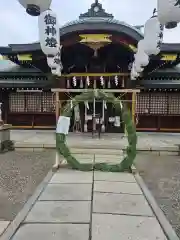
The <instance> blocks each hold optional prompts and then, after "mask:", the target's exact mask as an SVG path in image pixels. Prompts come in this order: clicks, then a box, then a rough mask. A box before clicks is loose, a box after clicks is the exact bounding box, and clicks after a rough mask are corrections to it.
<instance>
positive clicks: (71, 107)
mask: <svg viewBox="0 0 180 240" xmlns="http://www.w3.org/2000/svg"><path fill="white" fill-rule="evenodd" d="M72 108H73V101H72V100H71V109H72Z"/></svg>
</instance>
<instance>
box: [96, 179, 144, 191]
mask: <svg viewBox="0 0 180 240" xmlns="http://www.w3.org/2000/svg"><path fill="white" fill-rule="evenodd" d="M94 191H96V192H104V193H108V192H109V193H126V194H142V191H141V189H140V187H139V186H138V184H137V183H127V182H113V183H112V182H104V181H97V182H95V184H94Z"/></svg>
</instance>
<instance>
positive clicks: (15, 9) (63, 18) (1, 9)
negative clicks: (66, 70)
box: [0, 0, 180, 46]
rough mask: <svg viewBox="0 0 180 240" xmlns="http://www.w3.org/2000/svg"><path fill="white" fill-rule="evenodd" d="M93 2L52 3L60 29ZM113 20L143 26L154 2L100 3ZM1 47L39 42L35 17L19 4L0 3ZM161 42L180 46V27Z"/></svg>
mask: <svg viewBox="0 0 180 240" xmlns="http://www.w3.org/2000/svg"><path fill="white" fill-rule="evenodd" d="M93 2H94V0H65V1H64V0H52V6H51V9H52V10H54V11H56V13H57V16H58V20H59V24H60V26H61V25H63V24H65V23H67V22H69V21H72V20H76V19H78V16H79V14H80V13H84V12H87V10H88V8H90V5H91V4H92V3H93ZM100 3H102V4H103V7H104V8H105V9H106V11H107V12H108V13H112V14H113V15H114V17H115V19H117V20H120V21H124V22H126V23H128V24H130V25H143V24H144V23H145V22H146V20H147V19H148V18H150V17H151V16H152V11H153V9H154V8H155V7H156V5H157V0H100ZM0 33H1V34H0V46H7V45H8V44H18V43H31V42H35V41H38V23H37V17H31V16H29V15H28V14H26V12H25V9H24V8H23V7H22V6H21V5H20V4H19V2H18V0H0ZM164 42H166V43H167V42H172V43H179V42H180V25H179V26H178V27H177V28H175V29H173V30H166V31H165V35H164Z"/></svg>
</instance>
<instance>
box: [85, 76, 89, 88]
mask: <svg viewBox="0 0 180 240" xmlns="http://www.w3.org/2000/svg"><path fill="white" fill-rule="evenodd" d="M86 82H87V86H89V85H90V79H89V76H87V77H86Z"/></svg>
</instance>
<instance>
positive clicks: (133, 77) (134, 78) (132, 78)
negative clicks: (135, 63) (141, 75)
mask: <svg viewBox="0 0 180 240" xmlns="http://www.w3.org/2000/svg"><path fill="white" fill-rule="evenodd" d="M130 77H131V80H132V81H134V80H136V78H137V77H135V76H134V75H133V73H132V72H131V75H130Z"/></svg>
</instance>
